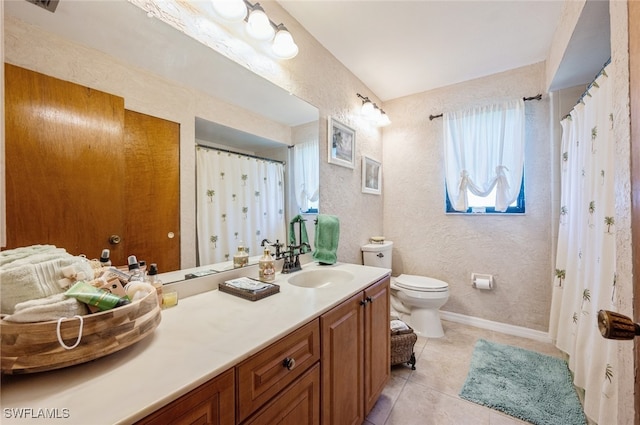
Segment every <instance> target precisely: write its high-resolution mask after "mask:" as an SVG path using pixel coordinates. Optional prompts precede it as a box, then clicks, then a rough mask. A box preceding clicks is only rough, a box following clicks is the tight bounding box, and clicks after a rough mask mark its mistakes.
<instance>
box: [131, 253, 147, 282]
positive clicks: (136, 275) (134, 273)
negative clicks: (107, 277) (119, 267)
mask: <svg viewBox="0 0 640 425" xmlns="http://www.w3.org/2000/svg"><path fill="white" fill-rule="evenodd" d="M127 263H128V264H129V282H133V281H140V282H144V273H143V272H142V270H141V269H140V264H139V263H138V259H137V258H136V256H135V255H130V256H129V257H128V258H127Z"/></svg>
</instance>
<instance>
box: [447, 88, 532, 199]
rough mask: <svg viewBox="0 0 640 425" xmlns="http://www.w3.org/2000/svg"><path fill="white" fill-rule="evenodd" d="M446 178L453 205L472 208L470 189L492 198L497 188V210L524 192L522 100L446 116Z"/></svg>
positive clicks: (477, 193)
mask: <svg viewBox="0 0 640 425" xmlns="http://www.w3.org/2000/svg"><path fill="white" fill-rule="evenodd" d="M443 119H444V159H445V178H446V185H447V191H448V193H449V199H450V200H451V205H452V206H453V208H454V209H455V210H456V211H466V210H467V208H468V207H469V204H468V199H467V189H468V190H470V191H471V193H473V194H475V195H477V196H487V195H489V194H490V193H491V191H492V190H493V189H494V187H495V188H496V205H495V207H496V211H501V212H504V211H506V210H507V207H508V206H509V205H510V204H511V203H513V202H514V201H515V200H516V199H517V198H518V194H519V193H520V183H521V181H522V172H523V164H524V122H525V119H524V101H523V100H522V99H518V100H514V101H509V102H503V103H500V104H495V105H489V106H483V107H479V108H473V109H469V110H466V111H458V112H452V113H444V114H443Z"/></svg>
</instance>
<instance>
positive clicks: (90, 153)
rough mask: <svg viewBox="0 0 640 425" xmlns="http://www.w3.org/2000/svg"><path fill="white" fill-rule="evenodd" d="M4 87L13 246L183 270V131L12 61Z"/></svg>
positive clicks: (10, 245) (9, 239) (9, 245)
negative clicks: (107, 255)
mask: <svg viewBox="0 0 640 425" xmlns="http://www.w3.org/2000/svg"><path fill="white" fill-rule="evenodd" d="M5 87H6V93H5V121H6V142H5V145H6V146H5V160H6V194H7V209H6V211H7V246H6V248H7V249H10V248H17V247H20V246H28V245H34V244H52V245H56V246H58V247H61V248H65V249H66V250H67V251H68V252H69V253H71V254H73V255H80V254H84V255H86V256H87V257H89V258H97V257H99V256H100V252H101V251H102V249H103V248H109V249H110V250H111V260H112V263H113V264H114V265H125V264H127V256H128V255H132V254H133V255H136V256H137V257H138V259H139V260H145V261H147V262H148V263H151V262H154V263H158V267H159V269H160V271H161V272H163V271H173V270H178V269H179V268H180V215H179V211H180V209H179V198H180V194H179V179H180V173H179V164H180V159H179V145H180V126H179V124H176V123H174V122H170V121H166V120H163V119H160V118H155V117H152V116H149V115H144V114H140V113H137V112H132V111H125V109H124V99H123V98H121V97H118V96H113V95H110V94H108V93H103V92H100V91H98V90H93V89H90V88H87V87H83V86H80V85H78V84H74V83H70V82H68V81H63V80H59V79H57V78H53V77H49V76H47V75H44V74H40V73H37V72H33V71H30V70H27V69H23V68H20V67H17V66H13V65H9V64H5ZM112 235H115V236H117V237H118V238H119V240H120V242H119V243H113V239H112V238H111V236H112Z"/></svg>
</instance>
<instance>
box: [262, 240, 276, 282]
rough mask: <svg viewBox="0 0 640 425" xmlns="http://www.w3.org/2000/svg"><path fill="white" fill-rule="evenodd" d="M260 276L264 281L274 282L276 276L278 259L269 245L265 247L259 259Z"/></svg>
mask: <svg viewBox="0 0 640 425" xmlns="http://www.w3.org/2000/svg"><path fill="white" fill-rule="evenodd" d="M258 278H259V279H260V280H261V281H263V282H273V281H274V280H275V278H276V261H275V260H274V259H273V256H272V255H271V251H269V248H268V247H264V253H263V255H262V257H261V258H260V260H258Z"/></svg>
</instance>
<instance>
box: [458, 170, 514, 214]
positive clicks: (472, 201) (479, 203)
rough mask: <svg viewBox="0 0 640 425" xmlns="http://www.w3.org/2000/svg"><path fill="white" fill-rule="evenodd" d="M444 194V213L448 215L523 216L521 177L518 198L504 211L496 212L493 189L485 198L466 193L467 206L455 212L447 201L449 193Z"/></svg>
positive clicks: (469, 192)
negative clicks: (464, 209)
mask: <svg viewBox="0 0 640 425" xmlns="http://www.w3.org/2000/svg"><path fill="white" fill-rule="evenodd" d="M445 192H446V212H447V213H449V214H452V213H454V214H455V213H458V214H495V213H498V214H524V212H525V198H524V176H523V177H522V182H521V183H520V192H519V193H518V198H517V199H516V200H515V201H513V202H512V203H511V204H509V206H508V207H507V209H506V211H496V190H495V188H494V189H493V190H492V191H491V193H489V194H488V195H487V196H484V197H482V196H477V195H474V194H473V193H471V191H468V192H467V196H468V202H469V206H468V208H467V210H466V211H456V210H455V209H454V208H453V206H452V205H451V200H450V199H449V191H447V189H446V186H445Z"/></svg>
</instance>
